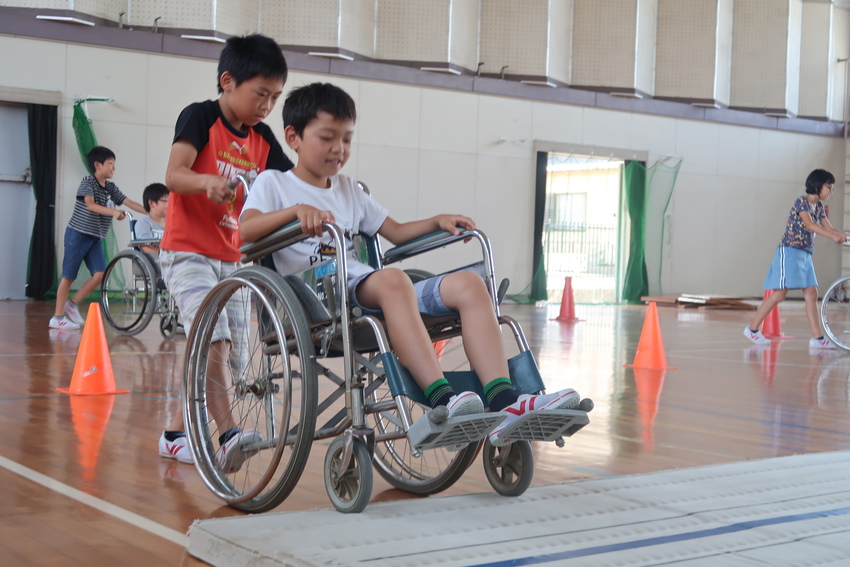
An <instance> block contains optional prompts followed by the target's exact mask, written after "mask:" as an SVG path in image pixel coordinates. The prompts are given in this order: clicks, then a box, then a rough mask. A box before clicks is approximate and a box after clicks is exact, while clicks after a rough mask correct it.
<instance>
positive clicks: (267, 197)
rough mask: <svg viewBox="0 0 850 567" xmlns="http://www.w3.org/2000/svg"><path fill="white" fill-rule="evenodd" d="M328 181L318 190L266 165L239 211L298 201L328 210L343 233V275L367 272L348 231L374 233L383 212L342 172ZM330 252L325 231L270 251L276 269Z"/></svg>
mask: <svg viewBox="0 0 850 567" xmlns="http://www.w3.org/2000/svg"><path fill="white" fill-rule="evenodd" d="M330 181H331V186H330V188H328V189H322V188H320V187H315V186H313V185H310V184H309V183H305V182H304V181H302V180H301V179H299V178H298V177H297V176H296V175H295V174H294V173H292V171H286V172H283V171H277V170H274V169H268V170H266V171H263V172H262V173H260V174H259V175H258V176H257V179H256V180H255V181H254V183H252V184H251V192H250V193H249V194H248V198H247V199H246V201H245V206H244V207H243V209H242V212H243V214H244V212H245V211H246V210H248V209H255V210H258V211H260V212H261V213H270V212H273V211H279V210H281V209H286V208H289V207H292V206H294V205H302V204H303V205H312V206H313V207H316V208H317V209H319V210H323V211H325V210H327V211H331V212H332V213H333V214H334V219H335V221H336V224H337V225H338V226H339V227H340V228H341V229H342V230H343V231H344V232H345V234H346V238H345V245H346V257H347V262H348V279H353V278H356V277H358V276H360V275H362V274H365V273H368V272H371V271H372V268H371V267H370V266H369V265H368V264H364V263H362V262H360V260H359V258H358V257H357V255H356V253H355V250H354V245H353V243H352V242H351V235H354V234H357V233H358V232H361V233H363V234H367V235H370V236H372V235H374V234H376V233H377V232H378V230H379V229H380V228H381V225H382V224H384V221H385V220H386V219H387V216H388V215H389V213H388V211H387V209H386V208H384V207H383V206H381V205H380V204H379V203H378V202H377V201H375V200H374V199H372V197H370V196H369V195H367V194H366V192H365V191H363V189H361V188H360V186H359V185H358V184H357V181H355V180H354V179H352V178H350V177H348V176H347V175H341V174H340V175H335V176H333V177H331V178H330ZM335 254H336V248H335V245H334V243H333V241H332V238H331V235H330V234H328V233H325V234H323V235H322V236H321V237H310V238H307V239H306V240H303V241H301V242H298V243H296V244H293V245H291V246H287V247H286V248H282V249H281V250H277V251H276V252H274V254H273V255H272V256H273V257H274V261H275V266H276V267H277V270H278V271H279V272H281V273H283V274H292V273H295V272H301V271H304V270H306V269H308V268H310V267H311V266H314V265H316V264H319V263H321V262H324V261H326V260H331V259H333V258H334V255H335Z"/></svg>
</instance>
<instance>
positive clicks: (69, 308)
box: [65, 299, 86, 327]
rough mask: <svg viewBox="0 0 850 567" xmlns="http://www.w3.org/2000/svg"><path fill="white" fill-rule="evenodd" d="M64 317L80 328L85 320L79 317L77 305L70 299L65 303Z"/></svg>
mask: <svg viewBox="0 0 850 567" xmlns="http://www.w3.org/2000/svg"><path fill="white" fill-rule="evenodd" d="M65 315H67V317H68V319H70V320H71V321H73V322H74V323H76V324H77V325H79V326H80V327H82V326H83V325H84V324H85V322H86V320H85V319H83V316H82V315H80V308H79V307H77V304H76V303H74V302H73V301H71V300H70V299H69V300H67V301H66V302H65Z"/></svg>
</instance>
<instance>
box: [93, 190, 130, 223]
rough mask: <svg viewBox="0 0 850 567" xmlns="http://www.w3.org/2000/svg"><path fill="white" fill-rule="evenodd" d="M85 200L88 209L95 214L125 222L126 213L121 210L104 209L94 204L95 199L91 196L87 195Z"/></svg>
mask: <svg viewBox="0 0 850 567" xmlns="http://www.w3.org/2000/svg"><path fill="white" fill-rule="evenodd" d="M83 200H84V201H85V203H86V208H87V209H88V210H90V211H91V212H93V213H97V214H99V215H106V216H109V217H115V219H116V220H124V216H125V213H124V211H122V210H120V209H110V208H109V207H104V206H103V205H98V204H97V203H95V202H94V197H92V196H91V195H85V196H84V197H83Z"/></svg>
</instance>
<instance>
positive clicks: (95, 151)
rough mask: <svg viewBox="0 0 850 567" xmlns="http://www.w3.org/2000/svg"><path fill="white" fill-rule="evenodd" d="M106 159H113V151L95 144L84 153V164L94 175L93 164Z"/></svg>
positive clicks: (103, 161)
mask: <svg viewBox="0 0 850 567" xmlns="http://www.w3.org/2000/svg"><path fill="white" fill-rule="evenodd" d="M108 159H115V153H114V152H113V151H112V150H110V149H109V148H105V147H103V146H95V147H93V148H92V149H91V150H89V153H87V154H86V165H88V166H89V171H91V172H92V175H94V164H95V163H105V162H106V160H108Z"/></svg>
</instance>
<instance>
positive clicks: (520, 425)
mask: <svg viewBox="0 0 850 567" xmlns="http://www.w3.org/2000/svg"><path fill="white" fill-rule="evenodd" d="M588 423H590V418H588V417H587V412H585V411H581V410H565V409H551V410H537V411H530V412H527V413H525V414H524V415H522V416H520V417H519V418H518V419H517V420H516V421H515V422H513V423H511V424H510V425H508V426H507V427H505V428H504V429H503V430H502V432H501V433H500V434H499V437H500V438H501V439H504V440H510V441H521V440H522V441H554V440H556V439H558V438H559V437H570V436H571V435H573V434H574V433H575V432H576V431H578V430H579V429H581V428H582V427H584V426H585V425H587V424H588Z"/></svg>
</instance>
